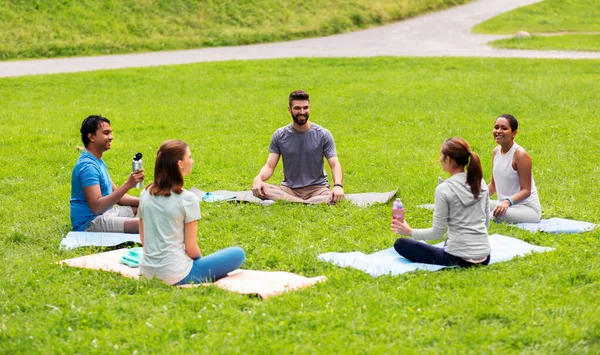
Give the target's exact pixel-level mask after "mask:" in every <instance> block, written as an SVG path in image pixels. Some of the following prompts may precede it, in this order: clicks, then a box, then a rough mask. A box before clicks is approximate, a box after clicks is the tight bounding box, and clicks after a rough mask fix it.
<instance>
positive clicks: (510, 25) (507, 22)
mask: <svg viewBox="0 0 600 355" xmlns="http://www.w3.org/2000/svg"><path fill="white" fill-rule="evenodd" d="M598 19H600V2H599V1H597V0H545V1H542V2H540V3H536V4H533V5H529V6H524V7H521V8H518V9H515V10H513V11H509V12H507V13H504V14H502V15H499V16H496V17H494V18H492V19H490V20H487V21H485V22H482V23H480V24H479V25H477V26H475V27H474V28H473V32H474V33H490V34H515V33H517V32H519V31H528V32H531V33H534V34H535V33H560V32H573V33H571V34H568V33H567V34H562V35H556V36H548V37H546V36H543V37H542V36H535V35H534V36H532V38H526V39H519V38H508V39H501V40H496V41H493V42H491V43H490V45H491V46H492V47H497V48H514V49H535V50H577V51H600V34H577V32H600V21H598Z"/></svg>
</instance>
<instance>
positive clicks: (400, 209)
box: [392, 198, 404, 222]
mask: <svg viewBox="0 0 600 355" xmlns="http://www.w3.org/2000/svg"><path fill="white" fill-rule="evenodd" d="M392 218H393V219H397V220H399V221H401V222H404V205H403V204H402V201H400V199H399V198H397V199H396V201H394V204H393V205H392Z"/></svg>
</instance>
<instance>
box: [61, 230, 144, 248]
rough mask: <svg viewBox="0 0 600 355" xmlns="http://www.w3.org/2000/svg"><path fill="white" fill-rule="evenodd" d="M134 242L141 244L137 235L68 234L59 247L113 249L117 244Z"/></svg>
mask: <svg viewBox="0 0 600 355" xmlns="http://www.w3.org/2000/svg"><path fill="white" fill-rule="evenodd" d="M127 242H134V243H139V244H141V243H142V241H141V240H140V235H139V234H127V233H99V232H69V233H67V236H66V237H64V238H63V239H62V240H61V241H60V247H61V248H64V249H75V248H79V247H88V246H96V247H114V246H116V245H119V244H123V243H127Z"/></svg>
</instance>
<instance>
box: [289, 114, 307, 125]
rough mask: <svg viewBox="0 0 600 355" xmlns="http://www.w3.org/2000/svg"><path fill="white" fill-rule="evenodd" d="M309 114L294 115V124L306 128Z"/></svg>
mask: <svg viewBox="0 0 600 355" xmlns="http://www.w3.org/2000/svg"><path fill="white" fill-rule="evenodd" d="M308 116H309V114H308V113H305V114H303V115H295V116H294V115H293V114H292V119H293V120H294V122H296V124H297V125H298V126H304V125H305V124H306V122H308Z"/></svg>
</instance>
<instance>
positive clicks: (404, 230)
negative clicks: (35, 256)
mask: <svg viewBox="0 0 600 355" xmlns="http://www.w3.org/2000/svg"><path fill="white" fill-rule="evenodd" d="M392 232H394V233H396V234H400V235H406V236H409V237H410V236H412V229H410V226H409V225H408V223H407V222H406V220H403V221H400V220H398V219H392Z"/></svg>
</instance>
